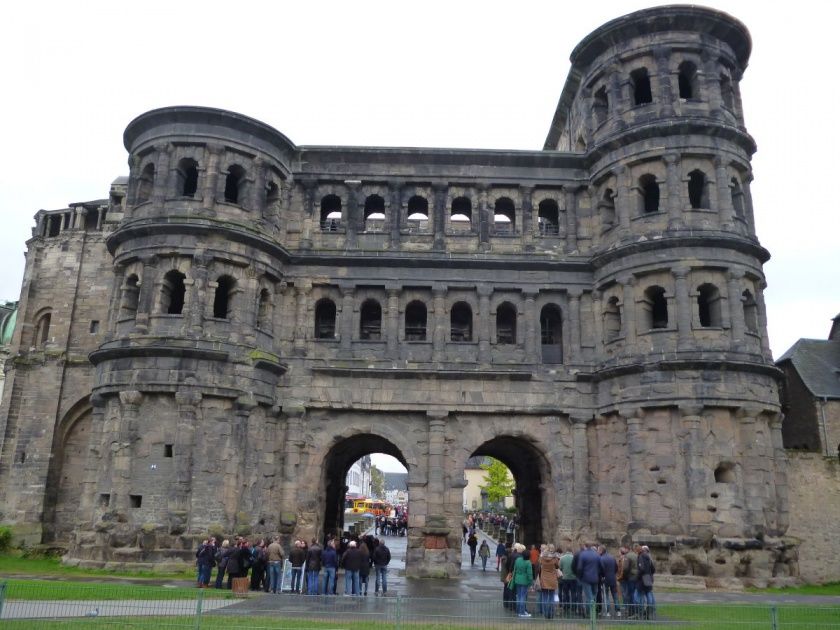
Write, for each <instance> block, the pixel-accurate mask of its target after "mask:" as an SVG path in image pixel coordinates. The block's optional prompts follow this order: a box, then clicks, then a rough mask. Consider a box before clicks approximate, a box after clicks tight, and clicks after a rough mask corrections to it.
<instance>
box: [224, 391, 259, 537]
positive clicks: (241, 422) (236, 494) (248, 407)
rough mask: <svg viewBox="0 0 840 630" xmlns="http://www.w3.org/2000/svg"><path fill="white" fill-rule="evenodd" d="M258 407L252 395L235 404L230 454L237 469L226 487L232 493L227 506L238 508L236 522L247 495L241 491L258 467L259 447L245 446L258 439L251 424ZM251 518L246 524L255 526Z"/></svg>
mask: <svg viewBox="0 0 840 630" xmlns="http://www.w3.org/2000/svg"><path fill="white" fill-rule="evenodd" d="M256 406H257V403H256V400H254V396H253V394H251V393H247V394H243V395H241V396H239V397H238V398H237V399H236V401H235V402H234V404H233V428H232V431H231V446H232V447H233V448H231V451H230V452H231V456H232V458H233V459H234V462H233V463H234V464H235V468H234V467H233V466H231V468H232V469H234V470H235V471H236V472H235V475H233V479H230V477H231V475H225V477H226V479H225V481H226V483H225V487H226V488H228V489H230V491H231V496H230V501H229V502H228V503H227V505H229V506H234V505H235V506H237V509H236V512H235V518H234V522H236V521H239V518H238V516H239V511H240V509H241V508H240V506H241V505H242V499H243V496H244V494H245V493H243V492H242V491H241V489H242V488H244V487H245V486H246V480H247V479H248V473H249V471H251V470H254V469H255V468H256V466H257V461H256V459H257V457H258V452H259V451H258V449H259V446H257V448H245V445H249V444H253V442H254V440H255V439H256V438H255V436H254V435H253V426H252V424H253V423H252V422H251V413H252V412H253V411H254V409H255V408H256ZM249 517H250V518H251V522H247V523H246V524H247V525H253V522H254V520H256V519H254V515H253V514H250V515H249ZM237 524H238V523H237Z"/></svg>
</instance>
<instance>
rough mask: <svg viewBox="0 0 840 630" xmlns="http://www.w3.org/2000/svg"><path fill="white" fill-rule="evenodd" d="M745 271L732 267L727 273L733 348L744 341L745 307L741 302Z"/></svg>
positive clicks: (730, 341) (731, 345)
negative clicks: (742, 280) (742, 281)
mask: <svg viewBox="0 0 840 630" xmlns="http://www.w3.org/2000/svg"><path fill="white" fill-rule="evenodd" d="M743 276H744V272H743V271H741V270H740V269H730V270H729V272H728V273H727V274H726V292H727V294H728V295H727V298H728V301H729V324H730V330H729V346H730V349H731V350H738V348H739V344H741V343H743V341H744V329H745V325H746V322H745V321H744V307H743V305H742V304H741V278H743Z"/></svg>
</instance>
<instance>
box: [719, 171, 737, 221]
mask: <svg viewBox="0 0 840 630" xmlns="http://www.w3.org/2000/svg"><path fill="white" fill-rule="evenodd" d="M715 188H716V189H717V206H718V209H719V211H720V227H721V229H722V230H732V229H733V227H734V225H733V219H732V216H733V214H734V212H735V209H734V208H733V207H732V191H730V189H729V178H728V177H727V170H726V160H724V159H723V158H722V157H721V156H719V155H718V156H716V157H715Z"/></svg>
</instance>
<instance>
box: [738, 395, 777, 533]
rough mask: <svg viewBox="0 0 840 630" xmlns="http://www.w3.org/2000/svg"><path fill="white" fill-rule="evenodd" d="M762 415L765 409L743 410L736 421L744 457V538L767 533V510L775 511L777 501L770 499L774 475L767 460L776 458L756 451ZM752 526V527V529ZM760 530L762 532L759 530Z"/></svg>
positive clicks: (742, 459)
mask: <svg viewBox="0 0 840 630" xmlns="http://www.w3.org/2000/svg"><path fill="white" fill-rule="evenodd" d="M760 415H761V409H756V408H750V407H741V408H739V409H738V410H737V411H736V412H735V418H736V421H737V423H738V429H739V432H738V433H739V438H740V439H739V442H740V446H741V448H742V449H743V450H742V453H741V458H740V459H741V475H740V481H741V486H742V487H741V491H742V493H743V506H744V513H745V514H744V516H745V518H744V523H743V525H744V528H743V529H744V530H743V531H742V535H744V536H750V535H751V536H754V535H756V534H757V533H758V531H759V530H760V531H763V530H764V524H765V518H764V510H765V507H768V508H769V507H771V506H772V505H773V504H774V503H775V501H772V502H770V501H768V500H767V495H768V491H769V490H770V489H769V487H768V484H770V483H772V481H773V479H772V475H771V474H767V472H765V473H764V474H762V471H767V468H768V466H767V465H766V461H765V458H766V457H772V453H770V452H768V453H762V452H759V451H757V449H756V445H755V443H756V429H757V426H758V422H757V420H759V418H760ZM750 526H752V527H750ZM756 528H759V530H757V529H756Z"/></svg>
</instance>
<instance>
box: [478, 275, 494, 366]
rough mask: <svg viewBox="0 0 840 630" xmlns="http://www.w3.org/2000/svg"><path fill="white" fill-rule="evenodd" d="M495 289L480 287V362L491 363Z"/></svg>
mask: <svg viewBox="0 0 840 630" xmlns="http://www.w3.org/2000/svg"><path fill="white" fill-rule="evenodd" d="M492 293H493V289H492V288H491V287H487V286H480V287H478V362H479V363H489V362H490V336H491V333H490V331H491V326H492V325H491V322H490V295H491V294H492Z"/></svg>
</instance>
